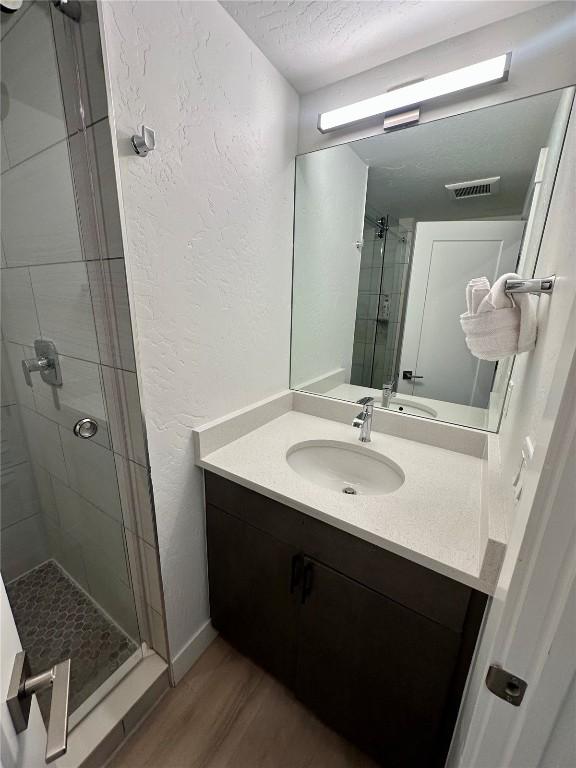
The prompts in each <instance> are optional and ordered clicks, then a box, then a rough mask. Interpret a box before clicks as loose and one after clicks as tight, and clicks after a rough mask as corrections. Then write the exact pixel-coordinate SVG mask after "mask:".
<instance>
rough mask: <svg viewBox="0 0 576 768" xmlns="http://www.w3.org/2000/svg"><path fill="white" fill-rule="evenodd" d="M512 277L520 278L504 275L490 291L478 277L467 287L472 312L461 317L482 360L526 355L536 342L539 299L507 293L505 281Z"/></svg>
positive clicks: (472, 349)
mask: <svg viewBox="0 0 576 768" xmlns="http://www.w3.org/2000/svg"><path fill="white" fill-rule="evenodd" d="M510 278H516V279H518V275H516V274H514V273H508V274H505V275H502V276H501V277H499V278H498V279H497V280H496V281H495V283H494V285H493V286H492V287H491V288H490V289H489V290H486V286H485V283H484V280H485V278H476V279H475V280H473V281H471V282H470V283H469V284H468V286H467V287H466V302H467V304H468V306H469V310H468V312H465V313H464V314H463V315H460V324H461V326H462V330H463V331H464V333H465V335H466V344H467V346H468V349H469V350H470V352H471V353H472V354H473V355H474V357H477V358H479V359H481V360H492V361H494V360H501V359H502V358H504V357H510V356H511V355H516V354H519V353H521V352H527V351H529V350H530V349H533V347H534V345H535V343H536V331H537V320H536V301H537V300H536V298H535V297H534V296H531V295H530V294H527V293H523V294H513V295H510V294H507V293H506V291H505V288H506V280H508V279H510ZM486 282H487V281H486ZM472 309H473V310H475V311H470V310H472Z"/></svg>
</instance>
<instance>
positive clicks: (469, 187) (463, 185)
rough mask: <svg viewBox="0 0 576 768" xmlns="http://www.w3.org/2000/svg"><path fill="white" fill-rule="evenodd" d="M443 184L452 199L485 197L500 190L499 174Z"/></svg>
mask: <svg viewBox="0 0 576 768" xmlns="http://www.w3.org/2000/svg"><path fill="white" fill-rule="evenodd" d="M444 186H445V187H446V189H447V191H448V194H449V195H450V197H451V198H452V200H464V199H465V198H466V199H467V198H470V197H486V196H487V195H495V194H496V193H497V192H499V191H500V176H492V178H490V179H475V180H474V181H461V182H459V183H458V184H445V185H444Z"/></svg>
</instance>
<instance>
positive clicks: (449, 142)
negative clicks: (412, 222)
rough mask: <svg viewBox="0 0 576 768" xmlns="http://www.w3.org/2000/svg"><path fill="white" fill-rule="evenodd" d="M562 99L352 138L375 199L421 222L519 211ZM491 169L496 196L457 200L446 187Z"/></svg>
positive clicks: (376, 205) (374, 204)
mask: <svg viewBox="0 0 576 768" xmlns="http://www.w3.org/2000/svg"><path fill="white" fill-rule="evenodd" d="M559 98H560V97H559V92H558V91H556V92H552V93H546V94H542V95H540V96H533V97H531V98H528V99H522V100H520V101H513V102H510V103H508V104H502V105H499V106H496V107H488V108H487V109H480V110H477V111H475V112H467V113H466V114H464V115H459V116H457V117H449V118H446V119H445V120H437V121H435V122H431V123H425V124H423V125H419V126H415V127H414V128H406V129H404V130H402V131H398V132H396V133H391V134H387V135H380V136H374V137H372V138H369V139H360V140H359V141H355V142H352V143H351V144H349V145H348V146H350V147H351V148H352V149H353V150H354V151H355V152H356V154H357V155H358V156H359V157H360V158H361V159H362V160H363V161H364V162H365V163H366V164H367V165H368V166H369V171H368V191H367V196H366V199H367V203H368V205H369V206H370V207H371V208H373V209H375V210H376V211H378V212H379V214H380V215H383V214H392V215H393V216H395V217H397V218H401V217H408V218H411V217H413V218H415V219H417V220H418V221H442V220H450V221H452V220H458V219H469V218H479V217H484V216H509V215H514V214H517V213H520V212H521V211H522V207H523V205H524V200H525V196H526V193H527V190H528V185H529V183H530V180H531V178H532V173H533V171H534V169H535V167H536V163H537V161H538V154H539V151H540V148H541V147H543V146H545V145H546V141H547V139H548V134H549V131H550V128H551V124H552V120H553V118H554V113H555V110H556V107H557V106H558V101H559ZM323 151H326V152H330V149H327V150H323ZM490 176H501V177H502V182H501V188H500V192H499V193H497V194H495V195H494V196H490V197H478V198H470V199H467V200H451V199H450V198H449V196H448V193H447V192H446V190H445V189H444V184H451V183H452V182H459V181H472V180H474V179H482V178H487V177H490Z"/></svg>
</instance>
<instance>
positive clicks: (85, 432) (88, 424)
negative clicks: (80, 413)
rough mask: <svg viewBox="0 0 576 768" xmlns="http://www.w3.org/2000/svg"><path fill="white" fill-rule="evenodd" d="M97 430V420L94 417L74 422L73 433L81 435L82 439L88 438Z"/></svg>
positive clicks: (77, 435)
mask: <svg viewBox="0 0 576 768" xmlns="http://www.w3.org/2000/svg"><path fill="white" fill-rule="evenodd" d="M96 432H98V422H96V421H94V419H89V418H86V419H80V421H77V422H76V424H74V434H75V435H76V437H82V438H84V440H89V439H90V438H91V437H94V435H95V434H96Z"/></svg>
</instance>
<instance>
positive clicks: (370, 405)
mask: <svg viewBox="0 0 576 768" xmlns="http://www.w3.org/2000/svg"><path fill="white" fill-rule="evenodd" d="M356 402H357V403H358V405H362V406H363V408H362V411H361V413H359V414H358V416H356V418H355V419H354V421H353V422H352V426H353V427H358V428H360V436H359V437H358V440H360V442H361V443H369V442H370V433H371V431H372V414H373V413H374V398H373V397H361V398H360V400H357V401H356Z"/></svg>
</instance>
